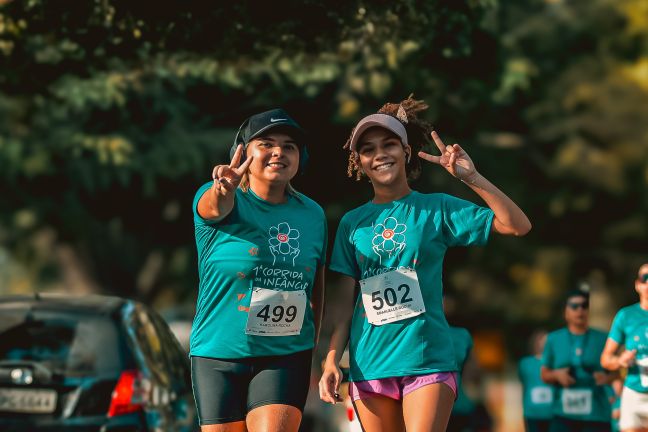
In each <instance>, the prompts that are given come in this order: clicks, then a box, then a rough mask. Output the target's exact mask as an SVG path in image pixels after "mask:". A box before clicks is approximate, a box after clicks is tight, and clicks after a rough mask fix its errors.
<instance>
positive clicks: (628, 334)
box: [608, 303, 648, 393]
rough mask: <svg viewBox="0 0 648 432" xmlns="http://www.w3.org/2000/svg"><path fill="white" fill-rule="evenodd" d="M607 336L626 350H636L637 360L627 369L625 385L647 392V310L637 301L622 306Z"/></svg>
mask: <svg viewBox="0 0 648 432" xmlns="http://www.w3.org/2000/svg"><path fill="white" fill-rule="evenodd" d="M608 336H609V337H610V339H612V340H613V341H615V342H616V343H618V344H620V345H624V346H625V349H627V350H637V354H636V357H635V358H636V360H637V361H636V362H635V364H634V365H633V366H632V367H630V368H629V369H628V376H627V377H626V380H625V386H626V387H628V388H631V389H632V390H634V391H637V392H641V393H648V311H647V310H644V309H642V308H641V306H640V305H639V303H636V304H633V305H631V306H627V307H624V308H623V309H621V310H620V311H619V312H617V314H616V316H615V317H614V321H613V322H612V328H611V329H610V334H609V335H608ZM637 363H639V364H640V365H637ZM642 363H643V364H642ZM642 372H643V379H644V381H643V383H642V381H641V378H642V375H641V374H642Z"/></svg>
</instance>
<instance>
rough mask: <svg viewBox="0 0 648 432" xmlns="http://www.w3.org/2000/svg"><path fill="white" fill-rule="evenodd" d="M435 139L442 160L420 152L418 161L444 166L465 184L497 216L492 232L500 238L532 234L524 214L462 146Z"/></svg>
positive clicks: (438, 138)
mask: <svg viewBox="0 0 648 432" xmlns="http://www.w3.org/2000/svg"><path fill="white" fill-rule="evenodd" d="M432 139H433V140H434V142H435V144H436V146H437V147H438V148H439V150H440V151H441V156H434V155H431V154H429V153H425V152H422V151H421V152H419V154H418V155H419V157H420V158H422V159H425V160H427V161H429V162H432V163H435V164H437V165H441V166H442V167H443V168H445V169H446V171H448V172H449V173H450V174H451V175H452V176H454V177H456V178H458V179H459V180H461V181H462V182H464V183H466V184H467V185H468V186H469V187H470V188H471V189H472V190H474V191H475V193H477V195H479V196H480V197H481V198H482V199H483V200H484V202H485V203H486V205H488V207H490V209H491V210H493V212H494V213H495V218H494V220H493V228H492V229H493V231H494V232H496V233H498V234H504V235H515V236H523V235H525V234H526V233H528V232H529V231H530V230H531V222H530V221H529V218H527V216H526V215H525V214H524V212H523V211H522V210H521V209H520V208H519V207H518V206H517V204H515V203H514V202H513V200H511V199H510V198H509V197H508V196H507V195H506V194H505V193H504V192H502V191H501V190H499V189H498V188H497V187H496V186H495V185H493V184H492V183H491V182H490V181H488V180H487V179H486V178H485V177H484V176H482V175H481V174H480V173H479V172H478V171H477V169H476V168H475V164H474V163H473V161H472V159H470V156H468V153H466V151H465V150H464V149H463V148H461V146H460V145H459V144H453V145H448V146H446V145H445V144H443V141H442V140H441V138H440V137H439V135H438V134H437V133H436V132H432Z"/></svg>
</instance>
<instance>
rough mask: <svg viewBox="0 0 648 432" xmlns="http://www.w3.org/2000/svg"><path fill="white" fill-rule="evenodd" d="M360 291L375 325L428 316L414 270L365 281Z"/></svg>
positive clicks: (404, 270) (406, 269) (395, 271)
mask: <svg viewBox="0 0 648 432" xmlns="http://www.w3.org/2000/svg"><path fill="white" fill-rule="evenodd" d="M360 289H361V290H362V303H363V304H364V308H365V311H366V312H367V320H368V321H369V322H370V323H371V324H373V325H377V326H379V325H383V324H387V323H391V322H395V321H400V320H404V319H406V318H411V317H415V316H417V315H420V314H422V313H423V312H425V304H424V303H423V296H422V295H421V288H420V286H419V283H418V276H417V275H416V271H415V270H412V269H408V268H403V269H398V270H393V271H390V272H387V273H383V274H379V275H376V276H372V277H370V278H367V279H362V280H361V281H360Z"/></svg>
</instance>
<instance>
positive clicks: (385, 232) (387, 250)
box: [371, 216, 407, 264]
mask: <svg viewBox="0 0 648 432" xmlns="http://www.w3.org/2000/svg"><path fill="white" fill-rule="evenodd" d="M406 230H407V226H406V225H405V224H401V223H398V221H397V220H396V218H394V217H391V216H390V217H388V218H386V219H385V220H384V221H383V223H381V224H377V225H375V226H374V229H373V232H374V237H373V240H372V241H371V247H372V249H373V251H374V252H375V253H376V255H378V256H379V257H380V262H381V264H382V259H383V257H387V258H391V257H392V256H395V255H398V254H399V253H400V252H401V251H402V250H403V249H404V248H405V244H406V243H405V231H406Z"/></svg>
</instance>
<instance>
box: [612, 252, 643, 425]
mask: <svg viewBox="0 0 648 432" xmlns="http://www.w3.org/2000/svg"><path fill="white" fill-rule="evenodd" d="M635 291H637V293H638V294H639V302H638V303H635V304H633V305H631V306H627V307H624V308H623V309H621V310H620V311H619V312H618V313H617V314H616V317H614V321H613V322H612V328H611V329H610V334H609V338H608V340H607V343H606V344H605V349H604V350H603V354H602V355H601V364H602V365H603V366H604V367H605V368H606V369H608V370H611V371H616V370H618V369H620V368H624V369H627V371H628V373H627V376H626V380H625V383H624V386H623V391H622V393H621V419H620V420H619V426H620V428H621V431H623V432H648V264H644V265H642V266H641V267H640V268H639V273H638V274H637V279H636V280H635ZM622 346H623V348H624V349H623V350H622V352H621V353H619V351H620V348H621V347H622Z"/></svg>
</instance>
